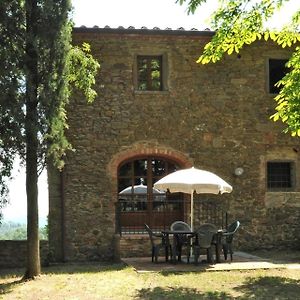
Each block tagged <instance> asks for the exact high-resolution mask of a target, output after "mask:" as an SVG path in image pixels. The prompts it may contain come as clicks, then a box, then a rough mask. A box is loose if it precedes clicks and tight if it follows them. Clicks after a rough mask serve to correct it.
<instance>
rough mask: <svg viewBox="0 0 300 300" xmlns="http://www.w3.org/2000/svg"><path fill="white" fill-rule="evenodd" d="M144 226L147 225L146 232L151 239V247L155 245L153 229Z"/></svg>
mask: <svg viewBox="0 0 300 300" xmlns="http://www.w3.org/2000/svg"><path fill="white" fill-rule="evenodd" d="M144 225H145V229H146V231H147V232H148V234H149V238H150V241H151V245H154V240H153V231H152V229H151V228H150V227H149V226H148V225H147V224H144Z"/></svg>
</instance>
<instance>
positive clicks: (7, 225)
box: [0, 220, 48, 240]
mask: <svg viewBox="0 0 300 300" xmlns="http://www.w3.org/2000/svg"><path fill="white" fill-rule="evenodd" d="M46 221H47V220H46ZM46 223H47V222H46ZM39 231H40V232H39V234H40V239H41V240H45V239H46V240H47V239H48V233H47V231H48V230H47V226H46V224H45V225H43V226H40V230H39ZM26 238H27V226H26V224H24V223H19V222H13V221H7V222H2V224H1V225H0V240H26Z"/></svg>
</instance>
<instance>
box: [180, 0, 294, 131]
mask: <svg viewBox="0 0 300 300" xmlns="http://www.w3.org/2000/svg"><path fill="white" fill-rule="evenodd" d="M176 2H177V3H179V4H181V5H183V4H185V3H186V4H187V5H188V9H187V12H188V13H194V12H195V11H196V9H197V8H198V7H199V6H201V5H203V4H205V3H206V2H207V1H206V0H177V1H176ZM287 2H289V0H261V1H257V0H222V1H221V0H219V5H218V9H217V10H216V11H215V13H213V15H212V16H211V27H212V29H213V30H215V34H214V36H213V37H212V39H211V41H210V42H209V43H207V44H206V45H205V47H204V50H203V53H202V54H201V55H200V57H199V59H198V60H197V63H201V64H207V63H216V62H218V61H219V60H221V59H222V58H223V56H224V55H226V54H227V55H231V54H233V53H239V52H240V50H241V49H242V48H243V47H244V46H245V45H250V44H252V43H253V42H255V41H257V40H265V41H268V40H270V41H273V42H275V43H277V44H278V45H279V46H281V47H282V48H285V47H291V49H292V50H293V54H292V56H291V58H290V59H289V61H288V63H287V67H288V68H289V70H290V71H289V73H287V74H286V76H285V77H284V78H282V80H280V81H279V82H278V83H277V86H279V87H280V92H279V94H278V95H277V96H276V97H275V98H274V99H275V101H276V102H277V106H276V108H275V109H276V112H275V113H274V114H273V115H272V116H271V119H273V120H274V121H277V120H281V122H283V123H284V124H285V125H286V128H285V130H284V131H285V132H290V133H291V135H292V136H300V89H299V80H300V76H299V67H300V48H299V46H298V43H299V41H300V34H299V32H300V31H299V29H300V2H299V9H298V10H297V11H295V13H294V14H293V16H292V18H291V19H290V20H289V22H288V23H287V24H285V25H284V26H283V27H282V28H281V29H280V30H271V29H268V28H267V26H266V25H267V21H268V20H270V18H271V17H272V16H273V15H274V13H275V12H280V11H281V10H282V9H283V8H284V5H285V4H287Z"/></svg>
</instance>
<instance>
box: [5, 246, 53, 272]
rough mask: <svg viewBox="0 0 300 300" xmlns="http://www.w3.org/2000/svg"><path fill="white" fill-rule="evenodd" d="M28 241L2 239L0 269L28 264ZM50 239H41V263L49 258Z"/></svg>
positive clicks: (21, 266)
mask: <svg viewBox="0 0 300 300" xmlns="http://www.w3.org/2000/svg"><path fill="white" fill-rule="evenodd" d="M26 253H27V241H25V240H22V241H4V240H2V241H0V269H1V268H23V267H25V266H26V256H27V254H26ZM48 253H49V247H48V241H40V255H41V264H42V265H43V264H45V263H46V262H47V260H48Z"/></svg>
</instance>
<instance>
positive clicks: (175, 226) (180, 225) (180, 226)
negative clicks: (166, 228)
mask: <svg viewBox="0 0 300 300" xmlns="http://www.w3.org/2000/svg"><path fill="white" fill-rule="evenodd" d="M171 230H172V231H191V227H190V225H189V224H187V223H185V222H183V221H176V222H174V223H172V224H171Z"/></svg>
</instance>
